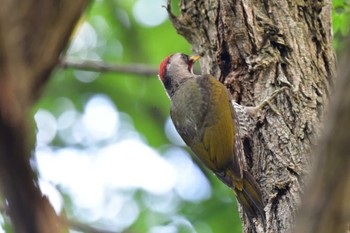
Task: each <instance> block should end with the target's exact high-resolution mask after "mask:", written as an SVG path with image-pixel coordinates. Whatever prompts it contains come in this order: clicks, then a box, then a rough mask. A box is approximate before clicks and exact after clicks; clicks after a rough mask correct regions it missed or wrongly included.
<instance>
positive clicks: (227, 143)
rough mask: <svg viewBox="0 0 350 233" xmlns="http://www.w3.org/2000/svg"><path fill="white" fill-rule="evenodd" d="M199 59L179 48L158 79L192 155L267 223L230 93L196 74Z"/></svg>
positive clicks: (249, 212) (248, 211)
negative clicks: (194, 65)
mask: <svg viewBox="0 0 350 233" xmlns="http://www.w3.org/2000/svg"><path fill="white" fill-rule="evenodd" d="M199 58H200V55H192V56H188V55H186V54H182V53H175V54H173V55H170V56H168V57H166V58H165V59H164V60H163V61H162V62H161V64H160V66H159V73H158V76H159V79H160V80H161V82H162V83H163V85H164V88H165V90H166V92H167V94H168V96H169V98H170V100H171V107H170V116H171V119H172V121H173V123H174V125H175V128H176V130H177V131H178V133H179V134H180V136H181V137H182V139H183V140H184V141H185V143H186V144H187V145H188V146H189V147H190V148H191V150H192V151H193V152H194V154H195V155H196V156H197V157H198V158H199V159H200V160H201V161H202V162H203V163H204V165H205V166H206V167H208V168H209V169H210V170H211V171H213V173H214V174H215V175H216V176H217V177H218V178H219V179H220V180H221V181H222V182H223V183H225V184H226V185H227V186H228V187H230V188H231V189H232V190H233V191H234V193H235V196H236V198H237V200H238V202H239V203H240V205H241V206H242V207H243V210H244V211H245V213H246V214H247V217H248V219H249V221H250V222H251V223H252V219H253V218H257V217H258V216H259V217H260V218H261V219H262V221H263V222H265V214H264V204H263V200H262V195H261V191H260V188H259V185H258V183H257V182H256V181H255V179H254V177H253V176H252V174H250V173H249V171H247V169H246V166H245V163H244V161H245V160H244V150H243V146H242V141H241V138H240V135H239V122H238V118H237V115H236V112H235V109H234V107H233V106H232V104H231V101H232V97H231V94H230V93H229V91H228V90H227V88H226V87H225V86H224V85H223V84H222V83H220V82H219V81H217V80H216V79H215V78H214V77H213V76H211V75H195V74H194V73H193V70H192V66H193V64H194V63H195V62H196V61H197V60H198V59H199Z"/></svg>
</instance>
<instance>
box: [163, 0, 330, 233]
mask: <svg viewBox="0 0 350 233" xmlns="http://www.w3.org/2000/svg"><path fill="white" fill-rule="evenodd" d="M168 11H169V16H170V19H171V21H172V23H173V25H174V27H175V28H176V30H177V32H178V33H179V34H181V35H183V36H184V37H185V38H186V39H187V40H188V41H189V42H190V43H191V44H192V46H193V51H194V52H196V53H204V58H203V59H201V68H202V72H203V73H210V74H213V75H214V76H215V77H216V78H217V79H219V80H220V81H222V82H223V83H224V84H226V86H227V87H228V88H229V89H230V91H231V93H232V95H233V97H234V99H235V100H236V102H238V103H239V104H241V105H245V106H254V105H258V104H259V103H260V102H262V101H263V100H264V99H265V98H267V97H268V96H269V94H271V93H272V92H273V91H275V90H276V89H279V88H281V87H289V88H290V91H287V92H285V93H283V94H280V95H279V96H278V97H277V98H276V99H275V100H274V101H273V105H274V106H275V107H274V109H277V110H278V113H276V112H275V111H271V108H270V109H269V108H267V107H266V108H264V110H263V111H262V112H261V114H260V116H259V118H258V119H257V121H256V124H255V127H254V130H253V132H252V134H251V136H250V137H248V138H245V139H244V146H245V150H246V152H247V153H246V161H247V166H248V168H249V170H250V171H251V172H252V174H254V176H255V177H256V179H257V181H258V183H259V184H260V185H261V188H262V191H263V198H264V200H265V201H266V207H265V211H266V221H267V222H266V226H265V229H263V228H262V227H261V225H259V224H257V223H256V224H255V226H250V225H249V223H248V221H247V219H246V217H245V216H244V215H243V214H241V218H242V221H243V231H244V232H252V231H256V232H288V231H290V230H291V227H292V225H293V222H294V218H295V214H296V211H297V209H298V206H299V204H300V195H301V193H302V190H303V186H304V177H305V175H306V174H307V173H308V171H309V169H310V166H309V164H310V151H311V148H312V146H313V145H314V144H315V143H316V139H317V138H318V137H319V134H320V130H321V122H322V121H323V115H324V114H323V113H324V111H325V109H326V108H327V105H328V99H329V92H330V87H331V86H332V84H333V82H334V53H333V48H332V33H331V0H326V1H311V0H309V1H286V0H282V1H280V0H273V1H250V0H239V1H233V0H198V1H185V0H182V1H180V15H179V16H174V15H173V14H172V13H171V9H169V8H168ZM241 213H242V212H241ZM254 229H255V230H254Z"/></svg>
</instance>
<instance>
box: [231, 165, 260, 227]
mask: <svg viewBox="0 0 350 233" xmlns="http://www.w3.org/2000/svg"><path fill="white" fill-rule="evenodd" d="M235 193H236V197H237V200H238V201H239V203H240V204H241V205H242V207H243V209H244V211H245V212H246V213H247V216H248V218H249V221H250V222H252V219H253V218H256V217H257V216H260V217H261V219H262V221H263V223H265V212H264V203H263V200H262V196H261V191H260V188H259V185H258V183H257V182H256V181H255V179H254V177H253V176H252V175H251V174H250V173H249V172H247V171H243V182H242V186H241V188H238V187H237V188H235Z"/></svg>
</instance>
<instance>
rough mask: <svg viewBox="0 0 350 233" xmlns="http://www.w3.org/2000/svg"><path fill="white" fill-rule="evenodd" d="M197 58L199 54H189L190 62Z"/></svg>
mask: <svg viewBox="0 0 350 233" xmlns="http://www.w3.org/2000/svg"><path fill="white" fill-rule="evenodd" d="M199 58H201V55H199V54H193V55H191V56H190V62H192V63H195V62H196V61H198V60H199Z"/></svg>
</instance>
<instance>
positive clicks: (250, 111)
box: [246, 87, 289, 116]
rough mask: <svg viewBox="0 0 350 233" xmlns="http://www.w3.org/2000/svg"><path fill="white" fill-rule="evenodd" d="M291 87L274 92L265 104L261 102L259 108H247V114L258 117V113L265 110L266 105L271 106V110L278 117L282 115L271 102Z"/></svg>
mask: <svg viewBox="0 0 350 233" xmlns="http://www.w3.org/2000/svg"><path fill="white" fill-rule="evenodd" d="M288 89H289V87H282V88H280V89H278V90H276V91H274V92H273V93H272V94H271V95H270V96H269V97H267V98H266V99H265V100H264V101H263V102H261V103H260V104H259V105H258V106H254V107H246V110H247V112H248V113H249V114H250V115H252V116H256V114H257V113H258V111H260V110H261V109H263V108H264V107H265V106H266V105H269V107H270V109H271V110H272V111H273V112H274V113H276V114H277V115H280V113H279V112H278V110H277V109H276V108H275V107H274V106H273V105H272V104H271V101H272V100H273V99H274V98H276V96H277V95H279V94H280V93H281V92H283V91H285V90H288Z"/></svg>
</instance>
